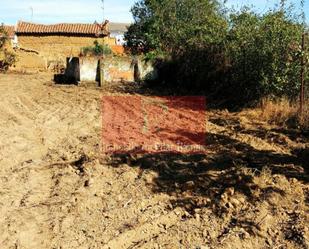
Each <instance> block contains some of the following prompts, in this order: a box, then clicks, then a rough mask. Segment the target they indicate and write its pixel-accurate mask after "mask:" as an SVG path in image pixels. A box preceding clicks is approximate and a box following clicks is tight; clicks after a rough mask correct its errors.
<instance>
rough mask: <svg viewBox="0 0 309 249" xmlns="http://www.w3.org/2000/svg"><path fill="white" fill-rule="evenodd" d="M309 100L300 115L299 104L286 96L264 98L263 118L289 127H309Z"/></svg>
mask: <svg viewBox="0 0 309 249" xmlns="http://www.w3.org/2000/svg"><path fill="white" fill-rule="evenodd" d="M308 106H309V102H307V103H306V104H305V107H304V112H303V115H302V116H301V115H300V112H299V104H298V103H295V102H291V101H289V100H288V99H286V98H282V99H279V100H270V99H264V100H262V104H261V110H262V116H261V117H262V118H263V119H264V120H267V121H268V122H270V123H273V124H277V125H284V126H288V127H293V128H296V127H299V128H302V129H309V107H308Z"/></svg>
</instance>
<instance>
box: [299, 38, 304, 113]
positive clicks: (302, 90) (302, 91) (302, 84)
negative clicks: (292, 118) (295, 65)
mask: <svg viewBox="0 0 309 249" xmlns="http://www.w3.org/2000/svg"><path fill="white" fill-rule="evenodd" d="M301 52H302V55H301V69H300V81H301V86H300V116H301V117H302V116H303V112H304V101H305V33H303V35H302V44H301Z"/></svg>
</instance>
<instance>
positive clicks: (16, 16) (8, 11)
mask: <svg viewBox="0 0 309 249" xmlns="http://www.w3.org/2000/svg"><path fill="white" fill-rule="evenodd" d="M135 1H136V0H105V18H106V19H109V20H110V21H112V22H132V16H131V13H130V8H131V6H132V5H133V3H134V2H135ZM278 2H279V0H228V3H227V4H228V5H229V6H232V5H233V6H235V8H239V7H241V6H242V5H244V4H249V5H251V4H252V5H254V6H256V9H257V11H265V10H266V9H267V8H270V7H272V6H274V5H275V4H277V3H278ZM290 2H292V3H295V5H296V6H299V2H300V0H290ZM101 7H102V2H101V0H0V23H2V22H3V23H5V24H15V23H16V22H17V20H24V21H33V22H37V23H46V24H48V23H60V22H80V23H93V22H94V21H95V20H97V21H101V20H102V19H103V17H102V16H103V10H102V8H101ZM305 9H306V14H307V20H308V19H309V18H308V17H309V0H307V1H306V7H305ZM32 10H33V16H32Z"/></svg>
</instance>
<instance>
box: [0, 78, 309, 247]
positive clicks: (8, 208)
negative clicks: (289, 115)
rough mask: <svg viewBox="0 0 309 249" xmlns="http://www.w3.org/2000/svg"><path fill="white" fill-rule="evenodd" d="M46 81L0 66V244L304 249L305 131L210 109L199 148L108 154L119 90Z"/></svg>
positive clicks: (308, 198)
mask: <svg viewBox="0 0 309 249" xmlns="http://www.w3.org/2000/svg"><path fill="white" fill-rule="evenodd" d="M50 79H51V75H48V74H35V75H20V74H0V114H1V115H0V130H1V132H0V214H1V215H0V248H1V249H2V248H112V249H113V248H117V249H118V248H204V249H205V248H224V249H225V248H233V249H234V248H309V228H308V227H309V226H308V224H309V206H308V205H309V184H308V181H309V174H308V169H309V138H308V133H305V132H301V131H299V130H291V129H287V128H284V127H279V126H275V125H269V124H268V123H266V122H264V121H261V120H260V118H259V116H260V113H259V110H247V111H242V112H238V113H229V112H227V111H209V112H208V122H207V150H208V151H207V153H206V155H182V156H181V155H169V154H155V155H154V154H140V155H131V154H125V155H121V156H113V157H110V158H105V157H103V156H102V153H101V147H102V143H101V141H102V140H101V131H102V124H101V97H102V95H103V91H105V92H104V94H110V95H113V94H115V92H118V93H119V91H118V90H113V91H112V90H110V89H109V90H108V92H106V89H105V90H102V89H96V88H84V87H77V86H59V85H58V86H56V85H54V84H53V83H52V81H51V80H50ZM120 88H121V89H124V88H123V87H122V86H121V87H120ZM124 92H125V93H122V94H128V95H130V94H132V93H128V92H127V91H124ZM119 108H121V107H119Z"/></svg>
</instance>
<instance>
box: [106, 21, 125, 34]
mask: <svg viewBox="0 0 309 249" xmlns="http://www.w3.org/2000/svg"><path fill="white" fill-rule="evenodd" d="M129 26H130V23H116V22H110V23H109V24H108V29H109V31H110V32H120V33H124V32H127V31H128V27H129Z"/></svg>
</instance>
